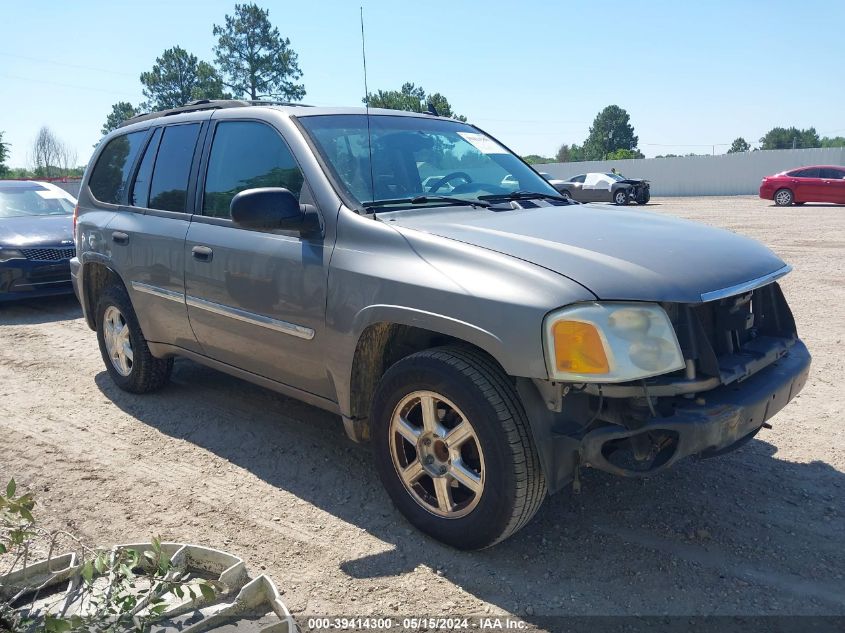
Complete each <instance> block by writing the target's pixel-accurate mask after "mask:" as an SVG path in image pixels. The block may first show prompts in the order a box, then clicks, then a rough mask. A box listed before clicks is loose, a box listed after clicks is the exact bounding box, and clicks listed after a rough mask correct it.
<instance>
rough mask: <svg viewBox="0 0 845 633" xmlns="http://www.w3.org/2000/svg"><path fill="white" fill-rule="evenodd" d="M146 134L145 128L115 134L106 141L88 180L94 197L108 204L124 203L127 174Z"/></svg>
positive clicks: (127, 180)
mask: <svg viewBox="0 0 845 633" xmlns="http://www.w3.org/2000/svg"><path fill="white" fill-rule="evenodd" d="M146 135H147V131H146V130H144V131H141V132H132V133H131V134H122V135H120V136H115V137H114V138H113V139H112V140H110V141H109V142H108V145H106V147H105V149H104V150H103V152H102V154H100V157H99V158H98V159H97V164H96V165H95V166H94V171H93V172H92V173H91V178H90V179H89V180H88V187H89V188H90V189H91V193H92V194H93V195H94V198H96V199H97V200H99V201H100V202H108V203H110V204H125V201H126V188H127V185H128V184H129V174H130V172H131V171H132V165H133V164H134V163H135V158H136V157H137V155H138V152H139V151H140V149H141V143H142V142H143V140H144V138H145V137H146Z"/></svg>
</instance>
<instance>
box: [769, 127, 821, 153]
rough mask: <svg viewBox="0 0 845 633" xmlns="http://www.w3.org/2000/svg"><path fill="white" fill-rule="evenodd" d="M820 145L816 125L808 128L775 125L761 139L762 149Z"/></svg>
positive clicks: (804, 147)
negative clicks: (800, 128)
mask: <svg viewBox="0 0 845 633" xmlns="http://www.w3.org/2000/svg"><path fill="white" fill-rule="evenodd" d="M820 146H821V139H820V138H819V135H818V132H816V128H814V127H810V128H807V129H806V130H799V129H798V128H796V127H789V128H783V127H774V128H772V129H771V130H769V131H768V132H766V134H765V135H764V136H763V137H762V138H761V139H760V149H793V148H795V149H807V148H810V147H820Z"/></svg>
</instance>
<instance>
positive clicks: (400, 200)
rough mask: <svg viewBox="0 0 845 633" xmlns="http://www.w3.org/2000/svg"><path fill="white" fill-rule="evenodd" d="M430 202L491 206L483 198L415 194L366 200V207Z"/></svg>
mask: <svg viewBox="0 0 845 633" xmlns="http://www.w3.org/2000/svg"><path fill="white" fill-rule="evenodd" d="M429 202H446V203H448V204H455V205H458V204H460V205H463V206H471V207H483V208H487V207H489V206H490V203H489V202H484V201H482V200H466V199H464V198H453V197H451V196H415V197H413V198H396V199H394V200H374V201H372V202H365V203H364V208H365V209H374V208H377V207H389V206H392V205H395V204H427V203H429Z"/></svg>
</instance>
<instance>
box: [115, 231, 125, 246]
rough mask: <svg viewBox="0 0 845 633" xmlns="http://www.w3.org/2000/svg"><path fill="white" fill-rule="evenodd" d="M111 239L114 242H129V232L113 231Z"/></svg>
mask: <svg viewBox="0 0 845 633" xmlns="http://www.w3.org/2000/svg"><path fill="white" fill-rule="evenodd" d="M111 239H112V242H114V243H115V244H129V234H128V233H124V232H123V231H114V232H113V233H112V234H111Z"/></svg>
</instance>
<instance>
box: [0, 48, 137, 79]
mask: <svg viewBox="0 0 845 633" xmlns="http://www.w3.org/2000/svg"><path fill="white" fill-rule="evenodd" d="M0 56H2V57H11V58H13V59H22V60H25V61H30V62H36V63H38V64H49V65H51V66H65V67H66V68H76V69H79V70H92V71H94V72H98V73H108V74H111V75H122V76H125V77H135V76H136V75H135V74H134V73H128V72H126V71H120V70H109V69H107V68H97V67H96V66H83V65H81V64H71V63H68V62H57V61H53V60H49V59H39V58H37V57H28V56H26V55H13V54H12V53H0Z"/></svg>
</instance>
